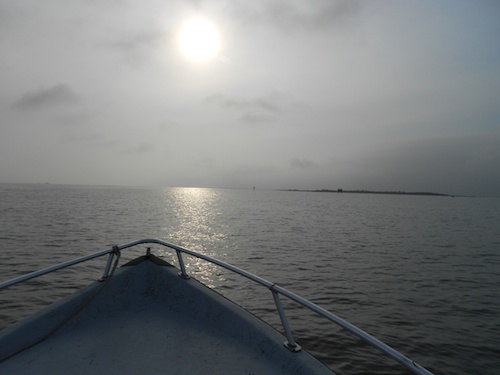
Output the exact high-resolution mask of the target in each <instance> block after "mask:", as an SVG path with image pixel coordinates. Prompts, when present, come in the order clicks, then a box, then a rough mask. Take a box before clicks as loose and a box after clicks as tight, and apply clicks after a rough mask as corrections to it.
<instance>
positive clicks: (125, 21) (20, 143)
mask: <svg viewBox="0 0 500 375" xmlns="http://www.w3.org/2000/svg"><path fill="white" fill-rule="evenodd" d="M194 16H203V17H205V18H207V19H209V20H211V22H213V24H215V25H216V27H217V29H218V31H219V34H220V37H221V46H222V49H221V51H220V53H219V54H218V56H217V57H216V58H215V59H213V60H209V61H206V62H192V61H189V60H188V59H186V57H185V56H184V55H183V54H182V53H181V52H180V49H179V46H178V44H177V42H176V40H177V39H176V35H177V34H178V32H179V29H180V27H181V25H182V24H183V23H184V22H185V21H186V20H187V19H190V18H191V17H194ZM0 182H30V183H39V182H41V183H43V182H51V183H74V184H111V185H154V186H158V185H159V186H203V187H235V188H246V187H252V186H256V187H258V188H293V189H295V188H297V189H328V188H330V189H337V188H343V189H374V190H405V191H433V192H442V193H450V194H471V195H488V196H493V195H494V196H500V1H498V0H492V1H481V0H475V1H470V0H468V1H459V0H449V1H442V0H429V1H426V0H418V1H417V0H413V1H384V0H381V1H356V0H350V1H334V0H308V1H306V0H303V1H295V0H281V1H277V0H252V1H234V0H227V1H223V0H220V1H219V0H213V1H166V0H163V1H149V0H146V1H132V0H130V1H127V0H114V1H111V0H110V1H104V0H103V1H98V0H72V1H67V0H52V1H45V0H33V1H27V0H17V1H12V0H0Z"/></svg>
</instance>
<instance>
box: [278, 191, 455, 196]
mask: <svg viewBox="0 0 500 375" xmlns="http://www.w3.org/2000/svg"><path fill="white" fill-rule="evenodd" d="M280 190H282V191H302V192H311V193H337V194H385V195H423V196H435V197H455V196H454V195H452V194H441V193H432V192H425V191H423V192H406V191H374V190H344V189H337V190H331V189H321V190H301V189H280Z"/></svg>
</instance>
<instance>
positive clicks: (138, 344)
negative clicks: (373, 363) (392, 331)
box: [0, 239, 432, 375]
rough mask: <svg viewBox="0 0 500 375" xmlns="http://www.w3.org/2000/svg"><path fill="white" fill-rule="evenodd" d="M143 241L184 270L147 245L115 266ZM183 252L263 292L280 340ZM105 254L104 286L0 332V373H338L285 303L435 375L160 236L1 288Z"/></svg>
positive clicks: (280, 291)
mask: <svg viewBox="0 0 500 375" xmlns="http://www.w3.org/2000/svg"><path fill="white" fill-rule="evenodd" d="M140 244H157V245H161V246H163V248H166V249H171V250H174V251H175V252H176V254H177V261H178V266H179V269H177V268H176V267H174V266H172V265H171V264H169V263H167V262H165V261H164V260H162V259H160V258H158V257H156V256H154V255H151V254H150V248H148V249H147V252H146V255H144V256H142V257H139V258H137V259H135V260H133V261H131V262H129V263H127V264H125V265H124V266H123V267H121V268H120V269H118V270H116V266H117V264H118V261H119V259H120V254H121V251H123V250H125V249H127V248H131V247H134V246H137V245H140ZM183 254H185V255H188V256H192V257H196V258H198V259H200V260H203V261H206V262H209V263H212V264H215V265H217V266H219V267H222V268H225V269H226V270H229V271H231V272H234V273H236V274H239V275H241V276H243V277H246V278H247V279H249V280H251V281H253V282H255V283H257V284H260V285H261V286H263V287H265V288H267V289H268V290H269V291H270V292H271V294H272V298H273V299H274V303H275V306H276V310H277V313H278V315H279V317H280V320H281V323H282V329H283V332H284V336H283V335H282V334H281V333H279V332H278V331H276V330H275V329H274V328H272V327H270V326H269V325H268V324H266V323H264V322H263V321H262V320H260V319H259V318H257V317H255V316H254V315H252V314H251V313H250V312H248V311H247V310H245V309H243V308H242V307H240V306H238V305H236V304H235V303H233V302H232V301H230V300H228V299H226V298H225V297H223V296H221V295H220V294H218V293H217V292H215V291H214V290H212V289H210V288H208V287H206V286H205V285H203V284H201V283H199V282H198V281H196V280H195V279H193V278H190V277H189V275H188V273H187V269H186V266H185V264H184V260H183ZM105 255H107V256H108V261H107V263H106V266H105V268H104V273H103V276H102V278H101V279H100V281H98V282H95V283H93V284H91V285H89V286H88V287H86V288H84V289H82V290H80V291H77V292H76V293H74V294H72V295H71V296H68V297H66V298H64V299H62V300H61V301H59V302H56V303H54V304H53V305H51V306H48V307H47V308H45V309H43V310H42V311H40V312H39V313H37V314H35V315H33V316H31V317H29V318H27V319H25V320H23V321H21V322H19V323H16V324H15V325H13V326H12V327H10V328H7V329H4V330H3V331H1V332H0V375H2V374H17V375H19V374H35V373H43V374H67V373H71V374H101V373H102V374H120V375H124V374H138V373H141V374H143V373H144V374H165V373H172V374H201V373H202V374H273V375H274V374H288V375H289V374H297V375H298V374H308V375H327V374H328V375H332V374H333V372H332V371H331V369H329V368H328V367H326V366H325V365H323V364H322V363H321V362H320V361H318V360H317V359H316V358H314V357H312V356H311V355H310V354H308V353H307V352H306V351H304V350H301V348H300V346H299V345H298V344H297V342H296V341H295V338H294V335H293V332H292V329H291V326H290V323H289V322H288V319H287V316H286V313H285V309H284V307H283V304H282V302H281V297H285V298H288V299H290V300H292V301H294V302H296V303H298V304H299V305H301V306H303V307H305V308H307V309H309V310H311V311H313V312H315V313H317V314H319V315H320V316H322V317H323V318H325V319H327V320H329V321H330V322H332V323H334V324H336V325H338V326H340V327H342V328H343V329H345V330H347V331H349V332H350V333H352V334H353V335H355V336H357V337H358V338H359V339H361V340H363V341H364V342H366V343H368V344H370V345H372V346H373V347H375V348H376V349H378V350H379V351H380V352H382V353H383V354H385V355H387V356H389V357H391V358H392V359H394V360H395V361H397V362H398V363H399V364H401V365H402V366H404V367H405V368H406V369H408V370H410V371H412V372H414V373H415V374H420V375H432V373H431V372H429V371H428V370H427V369H425V368H424V367H422V366H420V365H419V364H417V363H415V362H414V361H412V360H411V359H410V358H408V357H406V356H404V355H403V354H401V353H399V352H398V351H396V350H395V349H393V348H391V347H390V346H388V345H386V344H384V343H383V342H381V341H379V340H378V339H376V338H375V337H373V336H371V335H369V334H368V333H366V332H365V331H363V330H361V329H360V328H358V327H356V326H354V325H353V324H351V323H349V322H347V321H346V320H344V319H342V318H340V317H339V316H337V315H335V314H333V313H331V312H329V311H327V310H325V309H323V308H322V307H320V306H318V305H316V304H314V303H312V302H310V301H308V300H306V299H304V298H302V297H300V296H298V295H296V294H294V293H292V292H291V291H289V290H287V289H285V288H283V287H280V286H279V285H276V284H275V283H273V282H270V281H268V280H265V279H263V278H261V277H259V276H256V275H254V274H252V273H250V272H248V271H245V270H243V269H241V268H238V267H235V266H233V265H231V264H229V263H226V262H223V261H221V260H218V259H215V258H212V257H209V256H207V255H204V254H201V253H198V252H195V251H192V250H189V249H185V248H183V247H180V246H178V245H174V244H171V243H168V242H165V241H162V240H157V239H144V240H139V241H135V242H131V243H128V244H124V245H120V246H113V247H112V248H110V249H107V250H103V251H100V252H97V253H94V254H90V255H87V256H83V257H80V258H77V259H73V260H71V261H68V262H65V263H62V264H59V265H57V266H53V267H49V268H46V269H43V270H40V271H36V272H32V273H30V274H27V275H24V276H20V277H17V278H15V279H12V280H8V281H6V282H3V283H1V284H0V290H2V289H5V288H8V287H10V286H12V285H15V284H19V283H22V282H25V281H27V280H30V279H33V278H36V277H39V276H42V275H45V274H48V273H50V272H54V271H57V270H60V269H63V268H66V267H70V266H72V265H75V264H78V263H82V262H86V261H88V260H91V259H94V258H98V257H102V256H105ZM115 270H116V272H115ZM179 276H180V277H179Z"/></svg>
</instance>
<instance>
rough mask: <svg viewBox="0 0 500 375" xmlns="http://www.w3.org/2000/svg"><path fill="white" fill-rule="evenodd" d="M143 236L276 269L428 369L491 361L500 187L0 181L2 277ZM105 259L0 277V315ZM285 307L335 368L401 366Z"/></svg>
mask: <svg viewBox="0 0 500 375" xmlns="http://www.w3.org/2000/svg"><path fill="white" fill-rule="evenodd" d="M142 238H159V239H163V240H167V241H169V242H173V243H176V244H179V245H182V246H185V247H188V248H191V249H193V250H196V251H200V252H203V253H205V254H208V255H211V256H215V257H217V258H219V259H221V260H224V261H227V262H230V263H232V264H234V265H236V266H239V267H241V268H245V269H247V270H249V271H250V272H253V273H255V274H258V275H259V276H261V277H264V278H266V279H268V280H270V281H273V282H276V283H278V284H280V285H282V286H284V287H286V288H288V289H290V290H291V291H293V292H295V293H297V294H299V295H301V296H303V297H305V298H308V299H310V300H312V301H313V302H315V303H317V304H319V305H320V306H322V307H324V308H326V309H328V310H330V311H332V312H334V313H336V314H338V315H339V316H341V317H342V318H345V319H347V320H349V321H350V322H351V323H353V324H355V325H357V326H359V327H360V328H362V329H364V330H366V331H367V332H369V333H370V334H372V335H374V336H375V337H377V338H379V339H381V340H382V341H384V342H386V343H387V344H389V345H391V346H392V347H394V348H395V349H397V350H399V351H401V352H402V353H403V354H405V355H407V356H409V357H411V358H412V359H414V360H415V361H416V362H418V363H420V364H422V365H423V366H425V367H427V368H428V369H429V370H431V371H433V372H434V373H435V374H492V375H493V374H498V373H499V371H500V199H494V198H460V197H457V198H451V197H434V196H393V195H369V194H347V193H344V194H337V193H313V192H289V191H269V190H255V191H252V190H225V189H195V188H171V189H153V188H151V189H144V188H119V187H90V186H60V185H13V184H0V280H2V281H3V280H6V279H9V278H12V277H15V276H18V275H21V274H24V273H27V272H31V271H34V270H36V269H39V268H42V267H46V266H49V265H53V264H55V263H59V262H62V261H65V260H69V259H72V258H74V257H77V256H80V255H85V254H88V253H91V252H95V251H98V250H104V249H107V248H109V247H110V246H111V245H113V244H122V243H126V242H130V241H134V240H137V239H142ZM139 251H140V253H139ZM143 251H144V248H141V249H139V250H138V251H136V252H130V253H124V254H123V256H122V258H125V259H124V261H125V260H126V259H129V258H133V257H135V256H137V255H140V254H142V252H143ZM152 251H153V252H154V253H156V254H157V255H160V256H162V257H164V258H165V259H166V260H167V261H171V262H172V263H176V261H175V257H174V256H173V254H172V253H170V252H168V251H165V250H163V249H161V248H156V247H153V250H152ZM104 263H105V259H98V260H94V261H92V262H90V263H89V264H84V265H79V266H76V267H74V268H72V269H69V270H64V271H60V272H58V273H55V274H51V275H48V276H44V277H42V278H40V279H38V280H34V281H30V282H28V283H26V284H25V285H22V286H15V287H11V288H8V289H6V290H4V291H0V303H1V306H2V307H1V312H0V328H2V327H6V326H8V325H11V324H12V323H13V322H15V321H17V320H19V319H21V318H22V317H24V316H26V315H28V314H30V313H33V312H34V311H36V310H38V309H39V308H40V307H41V306H45V305H47V304H48V303H50V302H52V301H54V300H56V299H57V298H60V297H62V296H64V295H67V294H68V293H71V292H72V291H74V290H75V289H76V288H79V287H81V286H83V285H86V284H87V283H89V282H90V281H93V280H95V279H97V278H99V276H100V274H101V272H102V269H103V267H104ZM187 265H188V270H189V271H190V273H191V274H192V275H194V276H195V277H196V278H198V279H200V280H201V281H203V282H205V283H207V284H208V285H209V286H211V287H213V288H215V289H216V290H218V291H219V292H220V293H222V294H224V295H226V296H228V297H230V298H231V299H233V300H235V301H236V302H238V303H239V304H241V305H243V306H244V307H246V308H247V309H249V310H251V311H252V312H254V313H255V314H257V315H259V316H260V317H262V318H263V319H264V320H265V321H267V322H269V323H270V324H271V325H274V326H276V327H277V328H279V325H278V323H279V319H278V317H277V315H276V312H275V309H274V307H273V302H272V297H271V295H270V293H269V291H268V290H266V289H264V288H262V287H257V286H255V285H252V284H251V283H250V282H248V281H246V280H244V279H241V278H239V277H237V276H235V275H232V274H230V273H228V272H227V271H225V270H221V269H219V268H216V267H215V266H210V265H207V264H204V263H202V262H200V261H197V260H188V261H187ZM286 308H287V312H288V314H289V318H290V320H291V324H292V327H293V329H294V332H295V334H296V339H297V341H298V342H299V344H300V345H301V346H302V347H303V348H305V349H306V350H308V351H309V352H311V353H312V354H314V355H315V356H316V357H318V358H319V359H321V360H322V361H323V362H324V363H326V364H327V365H328V366H330V367H331V368H332V369H333V370H334V371H337V372H338V373H340V374H377V373H378V374H400V373H404V372H403V371H402V370H401V369H400V367H398V365H395V364H394V362H393V361H392V360H390V359H382V357H381V356H379V355H378V354H377V352H376V351H375V350H374V349H372V348H370V347H367V346H366V345H365V344H363V343H361V342H360V341H359V340H357V339H356V338H354V337H352V336H351V335H349V334H346V333H345V332H344V331H342V330H341V329H339V328H337V327H335V326H333V325H332V324H331V323H328V322H326V321H324V320H323V319H321V318H319V317H317V316H315V315H314V314H312V313H309V312H307V311H304V310H303V309H302V308H299V307H298V306H296V305H294V304H286Z"/></svg>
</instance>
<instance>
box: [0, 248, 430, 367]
mask: <svg viewBox="0 0 500 375" xmlns="http://www.w3.org/2000/svg"><path fill="white" fill-rule="evenodd" d="M141 244H158V245H162V246H165V247H167V248H171V249H173V250H175V252H176V254H177V260H178V262H179V267H180V272H179V276H181V277H182V278H185V279H187V278H189V277H190V276H189V274H188V273H187V270H186V266H185V263H184V258H183V256H182V254H188V255H190V256H193V257H196V258H198V259H203V260H205V261H207V262H210V263H213V264H216V265H218V266H220V267H222V268H225V269H227V270H230V271H232V272H234V273H237V274H239V275H241V276H244V277H246V278H248V279H250V280H252V281H254V282H256V283H258V284H260V285H262V286H264V287H266V288H268V289H269V290H270V291H271V292H272V296H273V299H274V302H275V304H276V308H277V310H278V313H279V316H280V319H281V323H282V325H283V330H284V331H285V335H286V338H287V341H285V343H284V344H285V346H286V347H287V348H288V349H290V350H291V351H294V352H297V351H300V349H301V348H300V346H299V345H298V344H297V343H296V341H295V339H294V337H293V334H292V330H291V328H290V324H289V322H288V319H287V316H286V314H285V310H284V308H283V305H282V303H281V299H280V295H282V296H285V297H287V298H289V299H290V300H292V301H295V302H297V303H299V304H300V305H302V306H304V307H306V308H308V309H310V310H312V311H314V312H316V313H318V314H319V315H321V316H323V317H324V318H326V319H328V320H330V321H331V322H333V323H335V324H337V325H338V326H340V327H342V328H344V329H346V330H347V331H349V332H350V333H352V334H354V335H355V336H357V337H359V338H360V339H361V340H363V341H365V342H366V343H368V344H370V345H372V346H373V347H375V348H376V349H378V350H380V351H381V352H382V353H384V354H385V355H387V356H389V357H391V358H392V359H394V360H396V361H397V362H398V363H400V364H401V365H403V366H404V367H406V368H407V369H408V370H410V371H412V372H414V373H415V374H420V375H432V373H431V372H430V371H428V370H427V369H425V368H424V367H422V366H420V365H419V364H417V363H415V362H414V361H412V360H411V359H410V358H408V357H406V356H404V355H403V354H401V353H399V352H398V351H397V350H395V349H393V348H391V347H390V346H388V345H387V344H384V343H383V342H381V341H380V340H378V339H376V338H375V337H373V336H371V335H370V334H368V333H366V332H365V331H363V330H362V329H360V328H358V327H356V326H354V325H353V324H351V323H349V322H347V321H346V320H344V319H342V318H340V317H339V316H337V315H335V314H333V313H331V312H329V311H328V310H325V309H324V308H322V307H320V306H318V305H316V304H315V303H312V302H311V301H308V300H306V299H305V298H302V297H300V296H298V295H297V294H295V293H292V292H290V291H289V290H287V289H285V288H283V287H280V286H279V285H276V284H274V283H272V282H270V281H268V280H266V279H263V278H261V277H259V276H256V275H254V274H252V273H250V272H248V271H245V270H243V269H241V268H238V267H235V266H233V265H231V264H229V263H226V262H223V261H221V260H218V259H216V258H213V257H210V256H208V255H204V254H201V253H198V252H196V251H193V250H189V249H186V248H184V247H181V246H178V245H174V244H172V243H169V242H166V241H162V240H158V239H143V240H138V241H134V242H130V243H127V244H123V245H116V246H113V247H112V248H110V249H107V250H103V251H99V252H96V253H93V254H90V255H87V256H84V257H81V258H77V259H73V260H70V261H68V262H64V263H61V264H58V265H56V266H52V267H49V268H45V269H42V270H39V271H36V272H32V273H29V274H26V275H24V276H20V277H17V278H14V279H11V280H8V281H6V282H3V283H1V284H0V290H2V289H4V288H7V287H9V286H12V285H15V284H19V283H22V282H24V281H27V280H30V279H33V278H36V277H39V276H42V275H45V274H48V273H51V272H54V271H57V270H60V269H63V268H66V267H70V266H72V265H75V264H78V263H82V262H86V261H88V260H90V259H94V258H98V257H102V256H104V255H108V260H107V263H106V266H105V268H104V273H103V275H102V277H101V279H100V280H101V281H102V280H106V279H107V278H109V277H111V276H112V275H113V272H114V269H115V268H116V266H117V264H118V260H119V256H120V252H121V251H122V250H124V249H127V248H131V247H134V246H137V245H141ZM113 260H115V263H114V265H113ZM112 267H113V268H112Z"/></svg>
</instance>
